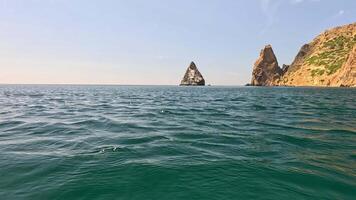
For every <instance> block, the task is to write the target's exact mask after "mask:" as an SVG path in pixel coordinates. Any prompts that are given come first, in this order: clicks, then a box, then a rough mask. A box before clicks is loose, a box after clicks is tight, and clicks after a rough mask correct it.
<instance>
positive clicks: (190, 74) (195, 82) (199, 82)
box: [180, 62, 205, 86]
mask: <svg viewBox="0 0 356 200" xmlns="http://www.w3.org/2000/svg"><path fill="white" fill-rule="evenodd" d="M180 85H181V86H204V85H205V80H204V78H203V75H201V73H200V72H199V70H198V68H197V66H196V65H195V63H194V62H191V63H190V65H189V67H188V69H187V71H186V72H185V75H184V77H183V80H182V81H181V83H180Z"/></svg>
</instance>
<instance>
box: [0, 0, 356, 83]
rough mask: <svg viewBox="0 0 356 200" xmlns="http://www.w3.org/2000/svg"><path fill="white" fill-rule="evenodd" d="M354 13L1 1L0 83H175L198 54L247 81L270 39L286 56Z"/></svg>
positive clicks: (274, 4) (312, 0)
mask: <svg viewBox="0 0 356 200" xmlns="http://www.w3.org/2000/svg"><path fill="white" fill-rule="evenodd" d="M355 21H356V1H355V0H248V1H247V0H95V1H94V0H0V83H77V84H85V83H90V84H164V85H171V84H172V85H176V84H178V83H179V82H180V80H181V78H182V77H183V74H184V72H185V70H186V68H187V66H188V65H189V63H190V62H191V61H195V63H196V64H197V66H198V68H199V69H200V71H201V72H202V74H203V76H204V77H205V79H206V82H207V83H210V84H213V85H241V84H245V83H247V82H249V81H250V77H251V71H252V65H253V63H254V61H255V60H256V59H257V57H258V54H259V51H260V49H261V48H262V47H263V46H264V45H266V44H271V45H272V46H273V49H274V51H275V53H276V55H277V58H278V61H279V64H280V65H282V64H283V63H286V64H288V63H290V62H291V61H292V59H293V58H294V56H295V55H296V53H297V52H298V50H299V48H300V47H301V46H302V45H303V44H304V43H307V42H309V41H310V40H311V39H313V38H314V37H315V36H316V35H317V34H319V33H320V32H322V31H324V30H325V29H327V28H330V27H333V26H337V25H343V24H348V23H352V22H355Z"/></svg>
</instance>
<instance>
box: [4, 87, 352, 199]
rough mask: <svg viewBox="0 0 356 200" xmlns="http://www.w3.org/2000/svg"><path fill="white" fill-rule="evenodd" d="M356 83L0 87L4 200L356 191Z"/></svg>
mask: <svg viewBox="0 0 356 200" xmlns="http://www.w3.org/2000/svg"><path fill="white" fill-rule="evenodd" d="M355 99H356V90H355V89H342V88H335V89H331V88H329V89H327V88H324V89H322V88H255V87H193V88H192V87H163V86H55V85H51V86H44V85H43V86H39V85H27V86H23V85H2V86H0V159H1V160H0V199H169V200H171V199H219V200H221V199H288V200H292V199H355V197H356V101H355Z"/></svg>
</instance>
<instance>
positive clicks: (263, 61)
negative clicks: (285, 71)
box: [251, 45, 282, 86]
mask: <svg viewBox="0 0 356 200" xmlns="http://www.w3.org/2000/svg"><path fill="white" fill-rule="evenodd" d="M281 75H282V69H281V68H280V67H279V66H278V61H277V58H276V56H275V55H274V52H273V49H272V46H271V45H267V46H265V47H264V48H263V49H262V50H261V52H260V57H259V58H258V59H257V61H256V62H255V64H254V67H253V72H252V80H251V85H253V86H273V85H275V82H276V81H277V80H278V79H279V78H280V76H281Z"/></svg>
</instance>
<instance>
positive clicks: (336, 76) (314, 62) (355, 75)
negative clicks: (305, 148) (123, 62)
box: [180, 23, 356, 87]
mask: <svg viewBox="0 0 356 200" xmlns="http://www.w3.org/2000/svg"><path fill="white" fill-rule="evenodd" d="M355 44H356V23H352V24H348V25H344V26H339V27H335V28H332V29H329V30H327V31H325V32H323V33H321V34H320V35H319V36H317V37H316V38H315V39H314V40H313V41H311V42H310V43H308V44H305V45H303V46H302V47H301V49H300V51H299V52H298V54H297V56H296V57H295V59H294V61H293V62H292V64H290V65H285V64H283V65H282V67H280V66H279V65H278V61H277V57H276V55H275V54H274V52H273V49H272V46H271V45H266V46H265V47H264V48H263V49H262V50H261V52H260V55H259V58H258V59H257V60H256V62H255V64H254V66H253V71H252V79H251V82H250V83H248V84H247V86H318V87H356V45H355ZM180 85H181V86H203V85H205V80H204V78H203V76H202V74H201V73H200V72H199V70H198V68H197V66H196V65H195V63H194V62H191V64H190V65H189V67H188V69H187V71H186V73H185V75H184V77H183V80H182V81H181V83H180Z"/></svg>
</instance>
